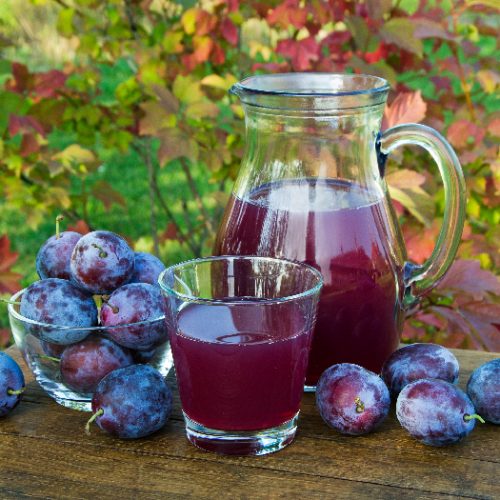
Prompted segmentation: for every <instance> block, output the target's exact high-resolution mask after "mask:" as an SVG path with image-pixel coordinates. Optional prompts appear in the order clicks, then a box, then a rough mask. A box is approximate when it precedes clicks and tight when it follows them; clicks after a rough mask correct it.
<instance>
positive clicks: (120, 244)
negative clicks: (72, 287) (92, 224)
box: [71, 231, 134, 295]
mask: <svg viewBox="0 0 500 500" xmlns="http://www.w3.org/2000/svg"><path fill="white" fill-rule="evenodd" d="M133 271H134V252H133V251H132V249H131V248H130V247H129V246H128V244H127V242H126V241H125V240H124V239H123V238H122V237H121V236H118V235H117V234H115V233H111V232H110V231H93V232H91V233H88V234H86V235H85V236H82V237H81V238H80V240H79V241H78V243H77V244H76V246H75V248H74V249H73V253H72V255H71V279H72V281H74V282H75V283H76V284H77V286H79V287H80V288H82V289H83V290H87V291H88V292H90V293H93V294H97V295H100V294H109V293H111V292H113V290H115V289H116V288H119V287H120V286H122V285H123V284H125V283H127V282H128V281H129V280H130V277H131V276H132V273H133Z"/></svg>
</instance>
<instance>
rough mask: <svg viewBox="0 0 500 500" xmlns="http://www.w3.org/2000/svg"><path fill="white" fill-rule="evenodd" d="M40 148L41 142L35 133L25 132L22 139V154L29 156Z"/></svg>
mask: <svg viewBox="0 0 500 500" xmlns="http://www.w3.org/2000/svg"><path fill="white" fill-rule="evenodd" d="M39 149H40V144H38V141H37V139H36V136H35V135H33V134H24V135H23V139H22V141H21V149H20V153H21V156H29V155H30V154H32V153H36V152H37V151H38V150H39Z"/></svg>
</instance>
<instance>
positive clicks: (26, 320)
mask: <svg viewBox="0 0 500 500" xmlns="http://www.w3.org/2000/svg"><path fill="white" fill-rule="evenodd" d="M26 290H27V288H23V289H22V290H19V291H18V292H16V293H15V294H14V295H12V297H11V298H10V300H11V301H12V302H17V301H18V299H19V297H20V296H21V295H22V294H23V293H24V292H25V291H26ZM15 305H16V304H12V303H10V302H9V303H8V304H7V311H8V312H9V315H11V316H12V317H14V318H15V319H17V320H18V321H22V322H23V323H27V324H29V325H33V326H38V327H43V328H50V329H52V330H58V331H70V330H78V331H83V332H89V333H92V332H104V331H109V330H115V329H118V328H129V327H133V326H141V325H149V324H152V323H156V322H157V321H165V315H164V314H163V315H161V316H158V317H157V318H153V319H147V320H144V321H138V322H136V323H124V324H123V325H110V326H104V325H95V326H78V325H75V326H67V325H56V324H54V323H42V322H40V321H36V320H34V319H30V318H27V317H26V316H23V315H22V314H21V313H20V312H18V311H16V309H15Z"/></svg>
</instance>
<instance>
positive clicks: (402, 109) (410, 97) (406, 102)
mask: <svg viewBox="0 0 500 500" xmlns="http://www.w3.org/2000/svg"><path fill="white" fill-rule="evenodd" d="M426 111H427V104H425V102H424V100H423V99H422V95H421V93H420V90H417V91H416V92H401V93H400V94H398V95H397V96H396V98H395V99H394V101H392V104H391V105H388V106H386V108H385V111H384V119H383V120H382V129H386V128H390V127H394V126H395V125H400V124H401V123H418V122H421V121H422V120H423V119H424V118H425V113H426Z"/></svg>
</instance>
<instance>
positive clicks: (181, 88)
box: [172, 75, 203, 104]
mask: <svg viewBox="0 0 500 500" xmlns="http://www.w3.org/2000/svg"><path fill="white" fill-rule="evenodd" d="M172 90H173V93H174V95H175V97H177V99H179V101H181V102H182V103H185V104H190V103H193V102H197V101H201V100H202V99H203V92H202V91H201V89H200V81H199V80H198V79H197V78H196V77H195V76H192V75H187V76H183V75H177V77H176V78H175V81H174V85H173V89H172Z"/></svg>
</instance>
